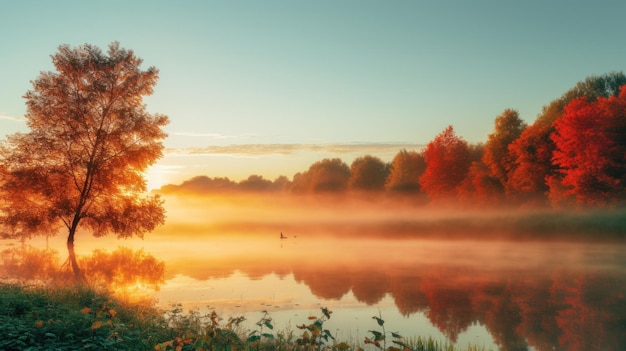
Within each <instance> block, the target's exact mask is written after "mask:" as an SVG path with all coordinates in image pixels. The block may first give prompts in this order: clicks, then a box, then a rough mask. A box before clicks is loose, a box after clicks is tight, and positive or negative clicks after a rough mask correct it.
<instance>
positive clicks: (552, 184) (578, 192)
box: [159, 72, 626, 207]
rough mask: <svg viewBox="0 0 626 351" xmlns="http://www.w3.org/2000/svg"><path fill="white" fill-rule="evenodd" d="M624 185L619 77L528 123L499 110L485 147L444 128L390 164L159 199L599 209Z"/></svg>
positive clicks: (589, 86)
mask: <svg viewBox="0 0 626 351" xmlns="http://www.w3.org/2000/svg"><path fill="white" fill-rule="evenodd" d="M625 186H626V76H625V75H624V73H622V72H612V73H608V74H604V75H601V76H590V77H588V78H586V79H585V80H583V81H581V82H579V83H577V84H576V85H575V86H574V87H573V88H571V89H570V90H568V91H567V92H565V93H564V94H563V95H562V96H561V97H559V98H557V99H555V100H554V101H552V102H551V103H549V104H548V105H546V106H544V107H543V110H542V112H541V113H540V114H539V116H538V117H537V119H536V120H535V122H534V123H533V124H531V125H527V124H526V123H525V122H524V121H523V120H522V119H521V118H520V116H519V113H518V112H517V111H516V110H513V109H506V110H504V111H503V112H502V113H501V114H500V115H498V116H497V117H496V118H495V121H494V129H493V132H492V133H491V134H489V136H488V138H487V140H486V141H485V142H484V143H476V144H470V143H468V142H467V141H465V140H464V139H463V138H462V137H460V136H458V135H457V134H456V133H455V131H454V128H453V126H448V127H447V128H446V129H445V130H443V131H442V132H441V133H440V134H439V135H437V136H436V137H435V138H434V139H433V140H432V141H430V142H429V143H428V144H427V145H426V146H425V148H423V149H422V150H400V151H399V152H398V153H397V154H396V155H395V157H394V158H393V160H392V161H391V162H390V163H386V162H384V161H382V160H381V159H380V158H378V157H375V156H371V155H365V156H361V157H358V158H356V159H355V160H354V161H353V162H352V163H351V164H350V165H348V164H347V163H345V162H343V161H342V160H341V159H339V158H327V159H323V160H321V161H318V162H315V163H314V164H312V165H311V166H310V167H309V169H308V170H306V171H304V172H299V173H296V174H295V175H294V176H293V178H292V179H288V178H287V177H285V176H280V177H278V178H277V179H275V180H274V181H271V180H268V179H265V178H263V177H262V176H260V175H251V176H249V177H248V178H247V179H245V180H243V181H240V182H235V181H232V180H230V179H228V178H210V177H207V176H198V177H194V178H192V179H190V180H187V181H185V182H183V183H182V184H180V185H166V186H164V187H162V188H161V189H160V190H159V191H160V192H162V193H171V192H177V191H189V192H196V193H197V192H222V191H259V192H270V191H280V192H291V193H296V194H311V193H344V192H368V193H382V192H386V193H395V194H406V195H409V196H423V197H425V198H426V199H428V200H429V201H431V202H435V203H441V202H455V203H459V204H466V205H472V206H499V205H502V204H505V203H506V204H515V205H520V206H529V205H532V206H553V207H564V206H578V207H606V206H614V205H620V204H623V203H624V200H625V199H626V187H625Z"/></svg>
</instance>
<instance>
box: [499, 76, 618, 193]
mask: <svg viewBox="0 0 626 351" xmlns="http://www.w3.org/2000/svg"><path fill="white" fill-rule="evenodd" d="M624 84H626V75H624V73H622V72H611V73H608V74H604V75H601V76H590V77H587V78H586V79H585V80H584V81H580V82H578V83H576V85H575V86H574V87H573V88H571V89H570V90H568V91H566V92H565V93H564V94H563V95H562V96H561V97H559V98H558V99H555V100H553V101H552V102H551V103H550V104H548V105H546V106H544V107H543V110H542V112H541V113H540V114H539V116H538V117H537V119H536V120H535V122H534V123H533V124H532V125H531V126H530V127H528V128H527V129H526V130H525V131H524V132H523V133H522V134H521V135H520V137H519V138H518V139H517V140H516V141H515V142H513V143H511V145H510V146H509V151H510V152H511V156H512V159H513V165H512V169H511V170H510V174H509V180H508V183H507V185H506V190H507V193H508V195H510V197H513V198H518V199H520V200H522V201H525V202H528V201H529V199H531V200H530V202H537V200H538V199H539V201H540V202H545V193H546V192H547V190H548V184H547V181H548V180H549V179H552V180H554V175H555V174H556V173H557V166H556V165H554V164H553V163H552V153H553V152H554V149H555V145H554V142H553V141H552V139H551V138H550V135H551V134H552V133H553V132H554V123H555V122H556V121H557V120H559V119H560V118H561V116H562V115H563V108H564V107H565V106H566V105H567V104H568V103H569V102H570V101H572V100H574V99H577V98H580V97H583V96H584V97H585V98H586V99H587V101H594V100H596V99H597V98H598V97H609V96H616V95H617V94H619V87H621V86H622V85H624Z"/></svg>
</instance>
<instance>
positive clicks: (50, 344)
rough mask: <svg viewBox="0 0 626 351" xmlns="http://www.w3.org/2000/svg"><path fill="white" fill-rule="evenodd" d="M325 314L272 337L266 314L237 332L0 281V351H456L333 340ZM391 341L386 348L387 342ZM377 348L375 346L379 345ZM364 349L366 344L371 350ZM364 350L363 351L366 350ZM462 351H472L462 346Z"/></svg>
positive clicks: (175, 313) (88, 295)
mask: <svg viewBox="0 0 626 351" xmlns="http://www.w3.org/2000/svg"><path fill="white" fill-rule="evenodd" d="M331 314H332V311H329V310H328V309H326V308H322V310H321V314H320V316H319V317H309V319H308V320H307V323H308V324H307V323H303V324H301V325H298V326H297V327H298V330H299V331H298V332H294V331H278V332H274V330H273V329H274V327H273V324H272V318H271V316H270V315H269V313H267V312H265V313H264V314H263V315H262V317H261V319H260V320H259V321H258V322H257V323H256V326H257V327H258V329H256V330H252V331H250V330H244V329H243V328H242V327H241V326H240V324H241V323H242V322H243V321H244V318H243V317H235V318H232V317H231V318H229V319H228V320H227V321H226V322H225V323H222V322H221V320H220V318H219V316H217V314H216V313H215V311H212V312H210V313H208V314H206V315H202V314H200V312H198V311H189V312H184V311H183V309H182V307H181V306H180V305H174V306H172V307H171V309H169V310H167V311H162V310H159V309H157V308H156V307H155V304H154V302H153V301H148V300H146V301H142V302H134V303H129V302H124V301H122V300H120V299H117V298H114V297H112V296H111V295H110V294H109V293H108V292H106V291H96V290H94V289H92V288H89V287H84V286H73V285H68V286H63V287H24V286H17V285H9V284H1V283H0V335H2V339H1V340H0V349H2V350H9V351H11V350H51V349H53V350H164V351H165V350H177V351H178V350H180V351H183V350H198V351H199V350H212V351H213V350H215V351H217V350H219V351H222V350H224V351H234V350H243V351H270V350H271V351H299V350H303V351H304V350H307V351H308V350H311V351H313V350H320V351H321V350H329V351H362V350H363V347H371V346H372V345H373V346H374V347H375V348H376V349H380V350H389V351H426V350H430V351H439V350H446V351H452V350H458V349H457V348H455V347H454V346H453V345H450V344H442V343H439V342H437V341H435V340H432V339H430V338H428V339H424V338H421V337H420V338H413V339H405V338H403V337H401V336H399V335H397V334H393V335H389V336H388V335H386V332H385V331H384V327H383V325H384V321H383V320H382V318H380V317H375V319H376V321H377V323H378V326H380V327H383V329H382V332H378V331H374V332H373V335H374V336H373V338H372V339H370V338H366V339H365V340H364V345H363V346H361V345H360V344H358V343H357V344H355V343H348V342H345V341H337V340H335V338H334V337H333V336H332V334H331V333H330V331H328V330H327V329H324V322H325V321H326V320H328V319H329V318H330V317H331ZM387 337H390V339H389V340H390V341H389V344H393V346H389V347H386V346H382V345H383V344H386V340H387V339H386V338H387ZM381 343H382V344H381ZM370 344H371V345H370ZM367 345H370V346H367ZM467 350H471V351H476V350H478V349H477V348H476V347H472V346H468V348H467Z"/></svg>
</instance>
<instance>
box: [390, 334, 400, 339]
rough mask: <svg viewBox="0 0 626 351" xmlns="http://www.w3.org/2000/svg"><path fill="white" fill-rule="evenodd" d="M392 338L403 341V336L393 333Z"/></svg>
mask: <svg viewBox="0 0 626 351" xmlns="http://www.w3.org/2000/svg"><path fill="white" fill-rule="evenodd" d="M391 336H393V337H394V338H398V339H402V335H400V334H398V333H394V332H391Z"/></svg>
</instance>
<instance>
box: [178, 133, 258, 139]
mask: <svg viewBox="0 0 626 351" xmlns="http://www.w3.org/2000/svg"><path fill="white" fill-rule="evenodd" d="M169 135H176V136H184V137H192V138H213V139H237V138H249V137H253V136H254V135H253V134H241V135H226V134H221V133H196V132H170V133H169Z"/></svg>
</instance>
